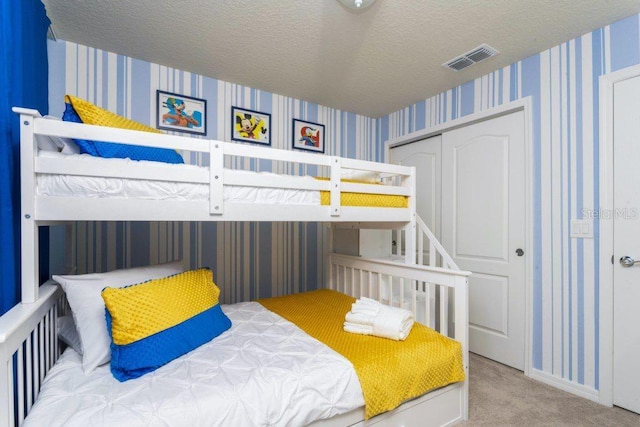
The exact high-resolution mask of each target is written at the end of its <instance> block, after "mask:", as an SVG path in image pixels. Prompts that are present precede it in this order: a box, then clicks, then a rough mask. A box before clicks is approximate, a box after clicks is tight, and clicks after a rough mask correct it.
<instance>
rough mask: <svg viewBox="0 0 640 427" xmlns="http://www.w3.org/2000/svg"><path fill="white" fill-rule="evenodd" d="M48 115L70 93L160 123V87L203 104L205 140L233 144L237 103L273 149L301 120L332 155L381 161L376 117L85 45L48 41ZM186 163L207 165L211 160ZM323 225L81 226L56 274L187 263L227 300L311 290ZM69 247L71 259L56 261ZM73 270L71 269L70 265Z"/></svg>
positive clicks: (63, 235) (318, 278) (320, 259)
mask: <svg viewBox="0 0 640 427" xmlns="http://www.w3.org/2000/svg"><path fill="white" fill-rule="evenodd" d="M48 50H49V62H50V68H49V70H50V71H49V80H50V81H49V94H50V95H49V96H50V98H49V99H50V102H49V103H50V108H49V111H50V114H51V115H55V116H58V117H61V116H62V112H63V111H64V94H65V93H68V94H72V95H76V96H78V97H81V98H84V99H87V100H89V101H91V102H93V103H95V104H97V105H99V106H101V107H104V108H107V109H109V110H111V111H114V112H117V113H118V114H121V115H124V116H127V117H130V118H132V119H134V120H137V121H140V122H143V123H146V124H150V125H151V126H154V127H155V100H156V89H163V90H166V91H169V92H176V93H180V94H184V95H188V96H195V97H198V98H205V99H206V100H207V120H208V123H207V130H208V135H207V138H215V139H218V140H224V141H230V134H231V127H230V118H231V106H239V107H243V108H249V109H253V110H258V111H262V112H267V113H271V126H272V129H271V131H272V133H271V138H272V146H273V147H277V148H283V149H290V147H291V123H292V119H293V118H300V119H303V120H309V121H312V122H316V123H321V124H324V125H325V126H326V128H325V129H326V137H327V139H326V153H327V154H330V155H340V156H346V157H352V158H358V159H365V160H377V159H378V157H377V155H378V152H377V151H376V149H375V147H376V145H375V141H376V121H375V120H374V119H371V118H368V117H363V116H359V115H356V114H353V113H347V112H343V111H340V110H336V109H333V108H328V107H323V106H320V105H317V104H313V103H311V102H304V101H300V100H297V99H293V98H289V97H285V96H280V95H276V94H272V93H269V92H265V91H260V90H256V89H252V88H248V87H244V86H240V85H236V84H232V83H227V82H224V81H220V80H216V79H213V78H208V77H203V76H200V75H196V74H191V73H188V72H184V71H180V70H177V69H173V68H168V67H165V66H161V65H157V64H150V63H148V62H144V61H140V60H137V59H133V58H129V57H125V56H122V55H117V54H115V53H110V52H105V51H102V50H99V49H93V48H89V47H85V46H81V45H78V44H75V43H70V42H65V41H57V42H53V41H50V42H49V46H48ZM185 160H186V162H187V163H192V164H199V165H208V158H207V155H193V154H191V155H190V156H187V158H186V159H185ZM232 160H233V163H231V161H230V160H228V161H227V165H226V166H227V167H234V168H240V169H252V170H272V165H271V164H270V163H269V162H256V161H255V160H251V161H245V160H240V159H232ZM273 172H287V173H293V174H310V175H314V174H317V173H318V171H317V170H316V169H315V166H308V167H307V166H300V167H295V168H293V167H292V166H290V165H289V166H287V165H284V164H281V163H275V164H274V165H273ZM324 240H325V233H324V227H323V226H322V225H321V224H317V223H249V222H244V223H240V222H237V223H164V222H162V223H157V222H151V223H149V222H118V223H107V222H104V223H103V222H97V223H93V222H89V223H86V222H82V223H77V224H75V225H74V226H72V227H70V229H69V230H68V231H67V230H64V229H62V230H61V229H60V228H58V229H55V230H53V231H52V239H51V245H52V250H51V252H52V254H53V256H55V257H56V258H55V262H56V265H54V266H53V267H52V271H53V272H54V273H55V272H61V271H65V270H70V269H72V268H75V269H76V272H77V273H85V272H93V271H105V270H110V269H114V268H122V267H129V266H137V265H144V264H148V263H156V262H163V261H166V260H173V259H178V258H182V259H185V260H188V262H189V264H190V266H191V267H197V266H209V267H211V268H212V269H213V271H214V276H215V280H216V283H217V284H218V285H219V286H220V288H221V289H222V299H223V301H224V302H235V301H242V300H248V299H254V298H258V297H268V296H272V295H280V294H285V293H291V292H296V291H302V290H307V289H315V288H316V287H317V286H318V284H321V283H323V279H324V268H323V265H324V256H323V252H324V248H325V242H324ZM65 241H66V242H67V243H68V246H67V247H68V248H69V254H68V256H67V260H66V261H64V262H63V261H62V259H61V257H60V256H59V255H58V254H59V253H60V247H64V245H65ZM64 264H67V265H64Z"/></svg>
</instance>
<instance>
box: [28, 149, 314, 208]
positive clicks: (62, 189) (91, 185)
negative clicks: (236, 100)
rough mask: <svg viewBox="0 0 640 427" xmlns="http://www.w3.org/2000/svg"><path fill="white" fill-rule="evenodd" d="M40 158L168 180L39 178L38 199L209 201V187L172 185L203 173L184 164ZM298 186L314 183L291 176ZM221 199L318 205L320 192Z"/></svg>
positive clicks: (239, 193) (229, 193)
mask: <svg viewBox="0 0 640 427" xmlns="http://www.w3.org/2000/svg"><path fill="white" fill-rule="evenodd" d="M38 156H39V157H41V158H55V159H58V160H60V161H62V162H64V163H65V164H66V165H67V167H68V170H75V169H77V168H78V167H79V166H81V165H84V166H87V165H88V166H89V167H92V166H93V167H95V168H99V167H104V166H105V165H109V166H110V167H112V168H118V169H121V170H125V169H135V168H136V167H137V166H138V165H143V164H147V165H149V164H152V165H154V166H155V167H156V168H161V169H162V170H163V171H164V172H165V173H166V176H167V181H150V180H144V179H126V178H104V177H97V176H81V175H56V174H38V176H37V183H38V186H37V192H38V195H39V196H50V197H89V198H113V199H143V200H209V192H210V191H211V190H210V188H209V185H208V184H194V183H189V182H178V181H171V177H173V176H180V174H182V173H184V172H189V171H195V170H199V169H204V170H206V171H207V173H208V170H209V168H208V167H201V166H196V165H187V164H168V163H160V162H148V161H144V160H143V161H135V160H131V159H103V158H101V157H94V156H90V155H88V154H77V155H68V154H61V153H56V152H51V151H40V152H39V153H38ZM236 173H240V174H245V175H247V176H256V175H260V176H270V175H275V174H273V173H270V172H251V171H243V170H237V171H236ZM291 178H293V179H296V180H297V181H298V182H300V183H304V182H306V183H314V182H315V178H313V177H311V176H292V177H291ZM223 198H224V200H225V201H227V202H231V203H260V204H287V205H312V206H317V205H320V192H319V191H315V190H298V189H293V188H268V187H246V186H237V185H225V186H224V188H223Z"/></svg>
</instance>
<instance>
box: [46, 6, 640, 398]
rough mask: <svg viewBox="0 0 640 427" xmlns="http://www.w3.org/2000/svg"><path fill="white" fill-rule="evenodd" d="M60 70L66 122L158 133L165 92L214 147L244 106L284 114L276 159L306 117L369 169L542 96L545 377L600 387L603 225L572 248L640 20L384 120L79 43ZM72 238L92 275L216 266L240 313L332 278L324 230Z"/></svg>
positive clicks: (538, 338)
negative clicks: (74, 108)
mask: <svg viewBox="0 0 640 427" xmlns="http://www.w3.org/2000/svg"><path fill="white" fill-rule="evenodd" d="M49 61H50V83H49V87H50V112H51V114H54V115H58V116H60V115H61V114H62V110H63V104H62V103H63V95H64V94H65V93H70V94H75V95H77V96H80V97H82V98H86V99H88V100H90V101H92V102H95V103H96V104H98V105H101V106H103V107H105V108H108V109H110V110H112V111H116V112H118V113H120V114H123V115H126V116H128V117H131V118H133V119H135V120H139V121H141V122H144V123H148V124H151V125H153V124H154V102H155V90H156V89H158V88H159V89H164V90H168V91H174V92H178V93H182V94H185V95H191V96H196V97H200V98H206V99H207V101H208V117H209V119H208V120H209V122H208V123H207V127H208V129H209V135H208V137H215V138H217V139H221V140H229V134H230V128H229V126H230V124H229V121H228V118H229V117H230V108H231V106H232V105H238V106H241V107H245V108H250V109H255V110H260V111H265V112H270V113H271V114H272V126H273V134H272V138H273V141H274V142H273V145H274V147H278V148H287V149H288V148H289V147H290V132H291V129H290V126H291V118H293V117H297V118H302V119H307V120H310V121H315V122H319V123H323V124H325V125H326V126H327V132H328V140H327V153H328V154H337V155H343V156H348V157H355V158H361V159H367V160H382V159H383V157H384V156H383V152H384V142H385V141H387V140H388V139H391V138H396V137H400V136H402V135H406V134H408V133H411V132H414V131H418V130H422V129H429V128H431V127H434V126H436V125H439V124H442V123H445V122H448V121H451V120H453V119H456V118H459V117H462V116H466V115H468V114H471V113H475V112H480V111H483V110H487V109H490V108H492V107H494V106H498V105H502V104H505V103H508V102H510V101H514V100H517V99H520V98H522V97H527V96H531V97H532V100H533V102H532V104H533V147H534V158H533V164H534V218H533V219H534V221H533V222H534V224H533V226H534V242H533V244H534V254H533V256H534V284H533V294H534V301H533V305H534V307H533V348H532V361H533V367H534V369H536V370H538V371H539V372H542V373H544V374H547V375H549V376H551V377H553V378H558V379H560V380H561V381H565V382H566V383H567V384H575V385H577V386H578V387H582V388H583V389H584V390H586V391H587V392H588V391H589V390H594V391H595V390H597V389H598V388H599V383H598V375H599V372H598V364H599V354H598V345H599V342H598V339H599V336H600V332H599V318H598V310H599V305H598V304H599V301H598V292H599V282H598V262H599V258H600V256H601V255H600V254H599V253H598V245H599V228H598V221H597V220H596V221H595V224H594V228H595V230H594V239H571V238H570V237H569V224H570V220H571V219H572V218H581V217H582V216H583V211H584V210H597V209H598V207H599V200H598V178H599V176H598V132H599V128H598V105H599V100H598V77H599V76H600V75H602V74H605V73H608V72H610V71H615V70H618V69H621V68H625V67H628V66H631V65H636V64H638V63H640V17H639V16H638V15H634V16H632V17H630V18H627V19H624V20H621V21H619V22H616V23H614V24H612V25H610V26H607V27H604V28H601V29H598V30H595V31H593V32H591V33H588V34H585V35H583V36H582V37H579V38H576V39H574V40H571V41H569V42H567V43H563V44H561V45H559V46H556V47H554V48H552V49H549V50H546V51H544V52H541V53H539V54H537V55H534V56H531V57H529V58H527V59H525V60H522V61H519V62H517V63H515V64H512V65H510V66H508V67H505V68H503V69H500V70H497V71H495V72H493V73H490V74H487V75H485V76H483V77H481V78H478V79H475V80H473V81H470V82H467V83H465V84H463V85H461V86H458V87H455V88H453V89H450V90H448V91H446V92H443V93H441V94H438V95H436V96H434V97H431V98H429V99H427V100H425V101H422V102H418V103H416V104H414V105H411V106H409V107H407V108H404V109H402V110H399V111H397V112H395V113H392V114H390V115H388V116H385V117H381V118H379V119H372V118H367V117H363V116H359V115H355V114H352V113H347V112H343V111H339V110H335V109H331V108H327V107H323V106H319V105H316V104H313V103H309V102H304V101H300V100H296V99H292V98H288V97H284V96H279V95H275V94H271V93H268V92H264V91H259V90H256V89H251V88H247V87H243V86H239V85H235V84H231V83H227V82H223V81H219V80H215V79H212V78H207V77H203V76H199V75H195V74H190V73H187V72H183V71H179V70H176V69H172V68H168V67H164V66H161V65H156V64H149V63H147V62H144V61H139V60H136V59H132V58H128V57H124V56H121V55H116V54H113V53H109V52H104V51H101V50H98V49H92V48H88V47H84V46H81V45H77V44H74V43H69V42H50V44H49ZM188 161H190V162H192V163H199V164H206V162H207V159H205V158H191V159H188ZM237 166H239V167H242V168H254V167H255V168H259V167H260V165H254V164H253V163H251V162H249V163H243V164H240V165H237ZM278 168H280V166H277V167H276V169H277V170H276V171H282V169H278ZM296 172H298V173H313V172H314V171H312V170H298V171H296ZM68 239H70V240H71V241H72V243H73V253H72V254H71V259H72V265H74V266H77V268H78V272H85V271H100V270H107V269H111V268H116V267H122V266H129V265H140V264H145V263H147V262H156V261H163V260H165V259H172V258H185V259H188V260H189V262H190V264H191V266H200V265H209V266H212V267H213V268H214V269H215V273H216V279H217V282H218V283H219V284H220V285H221V287H222V289H223V294H224V299H225V301H226V302H232V301H239V300H244V299H249V298H255V297H264V296H270V295H277V294H281V293H286V292H291V291H297V290H305V289H313V288H315V287H316V286H317V284H318V283H321V282H322V280H323V268H321V266H322V265H323V259H322V254H323V252H324V242H323V231H322V227H321V226H319V225H317V224H313V223H311V224H300V223H284V224H270V223H221V224H216V223H202V224H186V223H185V224H183V223H116V224H113V223H97V224H86V223H79V224H77V226H75V227H74V229H73V232H72V234H71V235H70V236H68ZM603 256H604V255H603Z"/></svg>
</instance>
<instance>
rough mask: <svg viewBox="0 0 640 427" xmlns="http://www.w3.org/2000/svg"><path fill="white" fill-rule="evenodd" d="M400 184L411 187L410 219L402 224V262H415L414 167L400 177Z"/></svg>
mask: <svg viewBox="0 0 640 427" xmlns="http://www.w3.org/2000/svg"><path fill="white" fill-rule="evenodd" d="M402 184H403V186H405V187H409V188H410V189H411V195H410V196H409V206H408V207H409V210H410V211H411V221H409V223H407V225H405V226H404V239H405V242H404V262H405V264H415V263H416V250H417V248H416V168H415V166H412V167H411V175H410V176H407V177H405V178H403V179H402Z"/></svg>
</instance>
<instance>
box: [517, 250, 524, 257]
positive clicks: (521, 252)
mask: <svg viewBox="0 0 640 427" xmlns="http://www.w3.org/2000/svg"><path fill="white" fill-rule="evenodd" d="M516 255H518V256H522V255H524V251H523V250H522V249H520V248H518V249H516Z"/></svg>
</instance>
